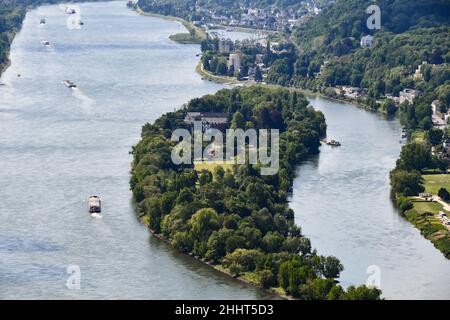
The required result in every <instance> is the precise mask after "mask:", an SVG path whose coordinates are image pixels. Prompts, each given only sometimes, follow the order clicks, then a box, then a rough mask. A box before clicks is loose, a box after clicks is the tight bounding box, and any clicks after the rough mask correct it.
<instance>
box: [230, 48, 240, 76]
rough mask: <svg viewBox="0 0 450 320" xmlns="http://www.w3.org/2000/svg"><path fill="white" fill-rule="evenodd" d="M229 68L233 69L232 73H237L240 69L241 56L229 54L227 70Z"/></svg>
mask: <svg viewBox="0 0 450 320" xmlns="http://www.w3.org/2000/svg"><path fill="white" fill-rule="evenodd" d="M231 66H233V67H234V71H235V72H237V71H239V69H240V68H241V54H240V53H239V52H238V53H232V54H230V59H229V60H228V68H230V67H231Z"/></svg>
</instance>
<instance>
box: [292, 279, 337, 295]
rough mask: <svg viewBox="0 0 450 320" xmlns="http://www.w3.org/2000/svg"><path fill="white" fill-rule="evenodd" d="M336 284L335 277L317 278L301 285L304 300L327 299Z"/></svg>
mask: <svg viewBox="0 0 450 320" xmlns="http://www.w3.org/2000/svg"><path fill="white" fill-rule="evenodd" d="M334 286H335V283H334V280H333V279H321V278H316V279H313V280H311V281H309V282H307V283H306V284H304V285H302V286H300V295H301V297H302V299H304V300H327V299H328V297H329V294H330V291H331V289H333V287H334ZM334 294H335V293H334V292H333V295H334Z"/></svg>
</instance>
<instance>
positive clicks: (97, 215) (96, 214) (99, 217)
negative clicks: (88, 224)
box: [91, 213, 103, 219]
mask: <svg viewBox="0 0 450 320" xmlns="http://www.w3.org/2000/svg"><path fill="white" fill-rule="evenodd" d="M91 217H92V218H94V219H102V218H103V216H102V215H101V214H98V213H91Z"/></svg>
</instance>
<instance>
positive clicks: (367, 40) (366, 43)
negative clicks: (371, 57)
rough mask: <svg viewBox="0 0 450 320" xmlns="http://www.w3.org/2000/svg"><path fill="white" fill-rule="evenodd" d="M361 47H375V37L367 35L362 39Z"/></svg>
mask: <svg viewBox="0 0 450 320" xmlns="http://www.w3.org/2000/svg"><path fill="white" fill-rule="evenodd" d="M360 44H361V47H363V48H370V47H372V45H373V36H371V35H367V36H364V37H362V38H361V43H360Z"/></svg>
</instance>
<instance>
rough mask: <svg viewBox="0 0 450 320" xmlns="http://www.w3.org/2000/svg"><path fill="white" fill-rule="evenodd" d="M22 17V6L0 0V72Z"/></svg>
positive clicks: (23, 10)
mask: <svg viewBox="0 0 450 320" xmlns="http://www.w3.org/2000/svg"><path fill="white" fill-rule="evenodd" d="M24 16H25V7H24V6H22V5H18V4H16V3H15V2H9V1H8V2H7V1H4V0H0V72H2V71H3V69H4V68H5V66H6V64H7V61H8V52H9V46H10V44H11V42H12V40H13V38H14V35H15V33H16V32H17V30H18V29H19V28H20V26H21V25H22V20H23V18H24Z"/></svg>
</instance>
